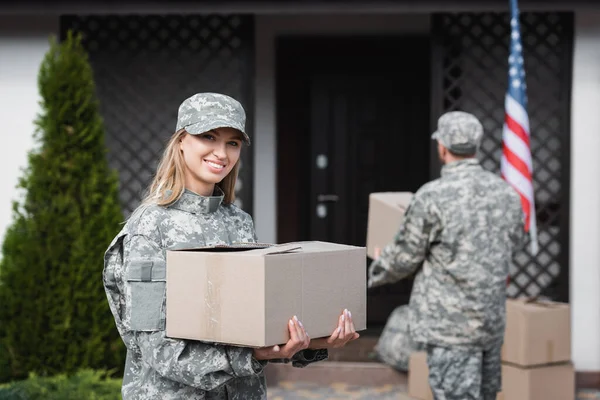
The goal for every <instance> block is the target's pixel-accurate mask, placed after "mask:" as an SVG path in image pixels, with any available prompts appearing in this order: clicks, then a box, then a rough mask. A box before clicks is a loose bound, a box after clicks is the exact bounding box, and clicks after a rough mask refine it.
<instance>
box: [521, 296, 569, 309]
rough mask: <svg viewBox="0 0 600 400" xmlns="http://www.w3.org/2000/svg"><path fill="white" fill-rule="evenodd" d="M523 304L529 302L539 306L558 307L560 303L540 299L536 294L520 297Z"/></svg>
mask: <svg viewBox="0 0 600 400" xmlns="http://www.w3.org/2000/svg"><path fill="white" fill-rule="evenodd" d="M522 301H523V303H524V304H531V305H535V306H540V307H546V308H552V307H560V306H561V305H562V304H560V303H555V302H549V301H540V300H539V298H538V297H537V296H534V297H526V298H524V299H522Z"/></svg>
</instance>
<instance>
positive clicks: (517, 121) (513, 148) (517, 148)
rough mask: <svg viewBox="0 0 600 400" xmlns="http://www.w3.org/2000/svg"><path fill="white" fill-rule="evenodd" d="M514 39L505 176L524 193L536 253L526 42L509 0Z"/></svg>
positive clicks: (515, 7) (514, 4)
mask: <svg viewBox="0 0 600 400" xmlns="http://www.w3.org/2000/svg"><path fill="white" fill-rule="evenodd" d="M510 7H511V19H510V26H511V40H510V55H509V57H508V90H507V92H506V100H505V104H504V107H505V116H504V128H503V131H502V160H501V163H500V166H501V171H502V177H503V178H504V179H505V180H506V181H507V182H508V183H509V184H511V185H512V186H513V187H514V188H515V189H516V190H517V192H518V193H519V195H520V196H521V204H522V205H523V211H524V213H525V218H526V220H525V231H527V232H529V234H530V237H531V252H532V254H534V255H535V254H537V251H538V242H537V225H536V217H535V202H534V195H533V165H532V162H531V145H530V140H529V139H530V133H531V132H530V130H529V116H528V115H527V94H526V93H527V85H526V84H525V67H524V65H523V46H522V45H521V32H520V31H521V30H520V28H519V9H518V5H517V0H510Z"/></svg>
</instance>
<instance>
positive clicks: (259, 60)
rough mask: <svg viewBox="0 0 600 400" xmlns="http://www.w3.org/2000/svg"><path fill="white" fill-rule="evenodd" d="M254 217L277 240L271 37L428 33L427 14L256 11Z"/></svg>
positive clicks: (260, 230) (264, 237)
mask: <svg viewBox="0 0 600 400" xmlns="http://www.w3.org/2000/svg"><path fill="white" fill-rule="evenodd" d="M255 24H256V25H255V26H256V66H255V68H256V85H255V91H256V98H255V110H254V112H255V129H254V136H255V138H254V139H253V141H254V146H255V155H254V157H255V158H254V160H255V161H254V167H255V170H254V215H253V217H254V221H255V224H256V231H257V235H258V237H259V239H260V241H262V242H269V243H275V241H276V239H277V224H276V216H277V198H276V196H277V182H276V173H275V168H276V154H275V150H276V149H277V143H276V132H275V83H274V79H275V38H276V37H277V36H280V35H303V34H304V35H306V34H310V35H318V34H323V35H349V34H382V33H383V34H385V33H390V34H392V33H416V32H429V15H428V14H395V15H394V14H387V15H381V14H379V15H348V14H346V15H308V14H307V15H258V16H257V17H256V23H255Z"/></svg>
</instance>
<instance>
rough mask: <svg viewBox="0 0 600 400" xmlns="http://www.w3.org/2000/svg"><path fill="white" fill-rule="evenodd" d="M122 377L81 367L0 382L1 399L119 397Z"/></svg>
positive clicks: (117, 399)
mask: <svg viewBox="0 0 600 400" xmlns="http://www.w3.org/2000/svg"><path fill="white" fill-rule="evenodd" d="M120 398H121V380H119V379H110V378H108V376H107V374H106V373H105V372H102V371H93V370H82V371H79V372H77V373H76V374H75V375H73V376H71V377H68V376H67V375H66V374H60V375H56V376H53V377H50V378H42V377H39V376H36V375H31V376H30V378H29V379H26V380H24V381H19V382H15V383H11V384H6V385H3V386H0V400H37V399H44V400H120Z"/></svg>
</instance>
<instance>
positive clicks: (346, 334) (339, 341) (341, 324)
mask: <svg viewBox="0 0 600 400" xmlns="http://www.w3.org/2000/svg"><path fill="white" fill-rule="evenodd" d="M359 337H360V334H358V333H356V330H355V329H354V322H352V313H351V312H350V311H348V310H344V311H343V312H342V315H340V318H339V319H338V327H337V328H336V329H335V331H333V333H332V334H331V336H330V337H328V338H319V339H312V340H311V341H310V345H309V346H308V347H309V348H310V349H336V348H338V347H344V346H345V345H346V344H347V343H348V342H351V341H353V340H356V339H358V338H359Z"/></svg>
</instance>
